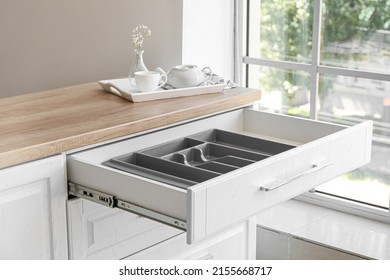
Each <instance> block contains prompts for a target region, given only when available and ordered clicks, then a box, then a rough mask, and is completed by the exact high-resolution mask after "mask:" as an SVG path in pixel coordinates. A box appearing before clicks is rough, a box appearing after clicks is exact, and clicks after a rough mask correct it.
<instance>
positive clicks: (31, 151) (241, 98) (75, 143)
mask: <svg viewBox="0 0 390 280" xmlns="http://www.w3.org/2000/svg"><path fill="white" fill-rule="evenodd" d="M259 98H260V91H256V90H253V91H248V92H245V93H241V94H239V95H235V96H232V97H229V98H226V99H223V100H217V101H215V102H212V103H210V104H208V105H207V106H204V105H202V104H201V105H198V106H192V107H188V108H186V109H183V110H179V111H173V112H170V113H167V114H162V115H158V116H154V117H151V118H147V119H140V120H137V121H132V122H128V123H123V124H120V125H116V126H110V127H106V128H104V129H100V130H95V131H91V132H88V133H83V134H78V135H73V136H71V137H67V138H62V139H58V140H55V141H49V142H44V143H40V144H38V145H31V146H26V147H24V148H20V149H15V150H10V151H6V152H3V153H0V169H3V168H6V167H11V166H14V165H18V164H22V163H26V162H29V161H33V160H38V159H42V158H45V157H50V156H54V155H57V154H61V153H63V152H67V151H70V150H74V149H78V148H82V147H87V146H90V145H94V144H98V143H101V142H105V141H109V140H114V139H117V138H121V137H125V136H127V135H131V134H135V133H139V132H142V131H148V130H151V129H155V128H158V127H163V126H167V125H172V124H174V123H177V122H182V121H186V120H191V119H194V118H197V117H201V116H204V115H208V114H213V113H218V112H221V111H224V110H229V109H234V108H239V107H244V106H247V105H250V104H253V103H254V102H256V101H258V100H259Z"/></svg>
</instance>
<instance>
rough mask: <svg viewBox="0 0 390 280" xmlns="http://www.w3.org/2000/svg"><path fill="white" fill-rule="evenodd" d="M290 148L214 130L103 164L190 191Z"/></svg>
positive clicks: (272, 142) (276, 143) (116, 158)
mask: <svg viewBox="0 0 390 280" xmlns="http://www.w3.org/2000/svg"><path fill="white" fill-rule="evenodd" d="M291 148H294V146H291V145H286V144H282V143H278V142H274V141H269V140H264V139H260V138H255V137H250V136H246V135H241V134H238V133H234V132H229V131H223V130H219V129H213V130H207V131H204V132H201V133H197V134H194V135H190V136H187V137H185V138H181V139H178V140H175V141H171V142H168V143H164V144H160V145H157V146H154V147H151V148H147V149H144V150H141V151H137V152H134V153H129V154H125V155H122V156H118V157H115V158H112V159H110V160H108V161H105V162H103V165H106V166H110V167H113V168H116V169H119V170H122V171H125V172H129V173H132V174H136V175H139V176H142V177H145V178H149V179H152V180H156V181H159V182H163V183H167V184H170V185H173V186H176V187H180V188H187V187H190V186H192V185H195V184H197V183H200V182H204V181H206V180H209V179H211V178H214V177H216V176H219V175H221V174H224V173H227V172H230V171H233V170H236V169H239V168H241V167H244V166H246V165H249V164H252V163H254V162H258V161H261V160H263V159H265V158H268V157H270V156H272V155H275V154H278V153H281V152H284V151H287V150H289V149H291Z"/></svg>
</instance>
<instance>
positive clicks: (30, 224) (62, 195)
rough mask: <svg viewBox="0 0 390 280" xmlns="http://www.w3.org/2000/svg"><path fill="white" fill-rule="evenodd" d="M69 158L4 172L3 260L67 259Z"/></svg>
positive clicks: (0, 195) (0, 176) (0, 181)
mask: <svg viewBox="0 0 390 280" xmlns="http://www.w3.org/2000/svg"><path fill="white" fill-rule="evenodd" d="M66 197H67V191H66V180H65V157H64V156H62V155H61V156H55V157H52V158H47V159H43V160H39V161H35V162H31V163H27V164H23V165H19V166H16V167H11V168H7V169H3V170H0V236H1V238H0V248H1V250H0V259H67V237H66V216H65V215H66Z"/></svg>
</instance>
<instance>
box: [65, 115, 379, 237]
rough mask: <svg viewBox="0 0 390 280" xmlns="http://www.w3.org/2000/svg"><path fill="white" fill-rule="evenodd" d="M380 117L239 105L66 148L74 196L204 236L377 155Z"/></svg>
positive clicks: (70, 184) (190, 235)
mask: <svg viewBox="0 0 390 280" xmlns="http://www.w3.org/2000/svg"><path fill="white" fill-rule="evenodd" d="M371 136H372V122H371V121H367V122H364V123H361V124H358V125H355V126H353V127H344V126H339V125H334V124H329V123H324V122H318V121H313V120H308V119H302V118H295V117H291V116H285V115H278V114H272V113H265V112H261V111H256V110H252V109H238V110H234V111H230V112H227V113H221V114H219V115H214V116H209V117H206V118H203V119H198V120H193V121H190V122H187V123H183V124H180V125H177V126H173V127H169V128H164V129H161V130H158V131H154V132H148V133H146V132H145V133H144V134H140V135H134V136H133V137H131V138H129V139H126V140H122V141H119V142H115V143H110V144H107V145H103V146H100V147H97V148H92V149H89V150H86V151H82V152H77V153H74V154H70V155H68V159H67V162H68V180H69V193H70V194H71V195H75V196H78V197H83V198H86V199H89V200H92V201H95V202H98V203H101V204H103V205H106V206H109V207H118V208H121V209H123V210H127V211H130V212H134V213H138V214H140V215H143V216H146V217H149V218H151V219H154V220H157V221H161V222H163V223H165V224H169V225H172V226H175V227H177V228H181V229H183V230H186V231H187V242H188V243H193V242H195V241H198V240H202V239H204V238H207V237H209V236H211V235H212V234H215V233H217V232H220V231H222V230H225V229H227V228H229V227H231V226H232V225H234V224H237V223H239V222H241V221H243V220H246V219H248V218H249V217H251V216H253V215H255V214H257V213H258V212H260V211H262V210H264V209H266V208H268V207H271V206H273V205H275V204H277V203H280V202H283V201H285V200H288V199H290V198H292V197H295V196H297V195H299V194H301V193H303V192H305V191H308V190H310V189H312V188H314V187H316V186H317V185H319V184H321V183H324V182H325V181H327V180H330V179H332V178H333V177H335V176H338V175H340V174H343V173H346V172H349V171H351V170H353V169H355V168H358V167H360V166H362V165H364V164H366V163H368V162H369V161H370V156H371Z"/></svg>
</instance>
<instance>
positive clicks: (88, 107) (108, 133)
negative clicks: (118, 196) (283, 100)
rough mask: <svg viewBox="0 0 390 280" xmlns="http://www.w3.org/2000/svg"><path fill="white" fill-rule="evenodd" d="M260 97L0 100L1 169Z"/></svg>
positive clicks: (96, 95)
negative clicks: (138, 101) (145, 99)
mask: <svg viewBox="0 0 390 280" xmlns="http://www.w3.org/2000/svg"><path fill="white" fill-rule="evenodd" d="M259 98H260V92H259V91H256V90H252V89H245V88H237V89H232V90H225V91H224V92H223V93H212V94H205V95H198V96H192V97H183V98H174V99H165V100H156V101H149V102H141V103H131V102H129V101H127V100H124V99H122V98H120V97H117V96H115V95H113V94H109V93H106V92H104V91H103V90H102V89H101V88H100V86H99V85H98V84H97V83H88V84H82V85H76V86H72V87H66V88H59V89H55V90H49V91H43V92H37V93H31V94H25V95H21V96H16V97H9V98H0V116H1V117H0V131H1V134H0V168H4V167H8V166H11V165H15V164H19V163H23V162H27V161H31V160H35V159H39V158H44V157H47V156H51V155H55V154H59V153H61V152H65V151H69V150H73V149H76V148H80V147H84V146H88V145H91V144H97V143H99V142H103V141H107V140H111V139H115V138H118V137H123V136H126V135H129V134H132V133H136V132H140V131H145V130H148V129H152V128H157V127H161V126H164V125H168V124H172V123H176V122H179V121H183V120H187V119H191V118H195V117H199V116H202V115H206V114H210V113H214V112H218V111H222V110H226V109H230V108H235V107H239V106H243V105H248V104H251V103H253V102H255V101H257V100H258V99H259Z"/></svg>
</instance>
